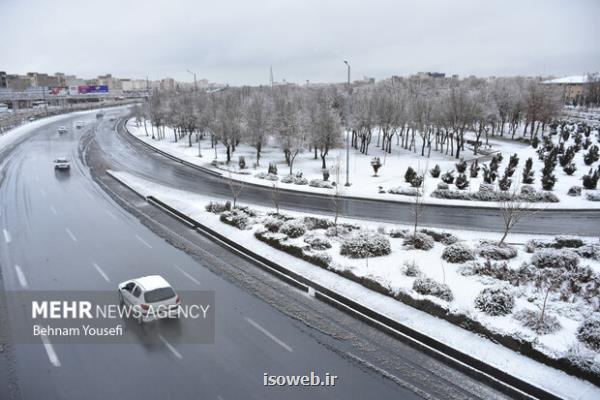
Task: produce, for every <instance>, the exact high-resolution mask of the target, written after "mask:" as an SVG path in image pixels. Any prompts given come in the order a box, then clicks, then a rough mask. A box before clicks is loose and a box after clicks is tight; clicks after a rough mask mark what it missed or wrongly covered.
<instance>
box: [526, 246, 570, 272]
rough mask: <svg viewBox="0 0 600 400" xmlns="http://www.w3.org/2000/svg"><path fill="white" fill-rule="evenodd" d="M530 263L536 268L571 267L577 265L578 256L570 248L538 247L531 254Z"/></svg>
mask: <svg viewBox="0 0 600 400" xmlns="http://www.w3.org/2000/svg"><path fill="white" fill-rule="evenodd" d="M531 263H532V264H533V265H535V266H536V267H538V268H564V269H573V268H575V267H577V266H578V265H579V257H578V256H577V254H576V253H574V252H573V251H571V250H564V249H562V250H559V249H540V250H538V251H536V252H535V253H533V255H532V256H531Z"/></svg>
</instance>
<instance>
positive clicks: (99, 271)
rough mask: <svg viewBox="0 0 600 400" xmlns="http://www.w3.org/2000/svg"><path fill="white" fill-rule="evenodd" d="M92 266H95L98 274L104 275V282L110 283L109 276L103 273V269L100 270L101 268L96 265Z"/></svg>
mask: <svg viewBox="0 0 600 400" xmlns="http://www.w3.org/2000/svg"><path fill="white" fill-rule="evenodd" d="M92 265H93V266H94V268H96V271H98V273H99V274H100V275H102V277H103V278H104V280H105V281H106V282H110V279H108V275H106V273H105V272H104V271H102V268H100V266H99V265H98V264H96V263H92Z"/></svg>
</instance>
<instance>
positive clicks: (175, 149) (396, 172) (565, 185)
mask: <svg viewBox="0 0 600 400" xmlns="http://www.w3.org/2000/svg"><path fill="white" fill-rule="evenodd" d="M126 128H127V130H128V132H129V133H130V134H132V135H133V136H134V137H136V138H138V139H140V140H142V141H144V142H145V143H147V144H149V145H150V146H152V147H154V148H156V149H158V150H161V151H163V152H165V153H168V154H170V155H172V156H174V157H177V158H179V159H182V160H184V161H187V162H189V163H191V164H195V165H198V166H201V167H204V168H208V169H212V170H214V171H216V172H220V173H221V174H222V175H223V176H224V177H228V178H229V177H230V178H231V179H234V180H240V181H244V182H247V183H251V184H256V185H263V186H267V187H272V186H273V184H274V182H273V181H270V180H268V179H261V178H259V177H257V176H256V175H258V174H260V173H262V175H263V176H264V175H266V171H267V166H268V165H269V163H275V164H277V166H278V169H279V171H278V176H279V177H285V176H287V175H288V168H287V167H286V166H285V162H284V160H283V154H281V152H280V150H279V149H278V148H277V147H276V146H269V145H265V146H264V147H263V150H262V157H261V167H257V168H254V167H253V165H252V164H253V160H254V159H255V149H253V148H252V147H250V146H248V145H245V144H243V143H241V144H239V145H238V147H237V149H236V151H235V156H234V160H233V161H232V162H231V164H230V166H233V168H234V169H237V164H238V161H237V157H239V156H244V157H245V159H246V164H247V167H246V169H244V170H242V171H241V172H240V173H230V172H228V170H227V169H226V167H225V166H223V165H219V166H218V167H216V166H214V165H213V164H212V161H213V159H214V158H215V157H214V155H215V152H214V150H213V149H211V148H210V147H209V143H210V142H209V141H208V140H204V141H201V146H202V149H201V151H202V154H203V157H202V158H201V157H198V152H199V150H198V144H197V143H196V142H195V141H193V142H192V146H191V147H190V146H189V142H188V139H187V137H184V138H182V139H180V140H179V141H178V142H175V141H174V139H173V138H174V136H173V132H172V129H171V128H169V127H166V128H165V130H166V132H165V136H166V137H165V139H163V140H154V139H152V138H151V136H150V135H148V136H147V135H146V132H145V129H144V126H143V125H140V126H139V127H138V126H136V124H135V122H134V121H133V120H129V121H128V122H127V124H126ZM148 131H149V132H150V126H149V125H148ZM490 142H493V144H494V147H495V149H496V150H497V151H500V152H501V153H502V154H503V155H504V161H503V162H502V164H501V167H500V175H502V171H503V170H504V167H505V165H506V164H507V162H508V161H507V160H508V158H509V155H511V154H515V153H516V154H517V155H518V156H519V158H520V164H519V167H518V168H517V169H516V172H515V175H514V176H515V179H519V178H520V176H521V168H522V166H523V165H524V164H525V160H526V159H527V158H528V157H532V159H533V168H534V170H535V185H536V187H537V185H539V182H540V171H541V168H542V165H543V163H542V162H541V161H539V160H538V158H537V155H536V154H535V152H534V150H533V148H532V147H531V146H527V145H525V144H523V143H519V142H516V141H511V140H509V139H504V140H502V139H490ZM217 149H218V150H217V153H218V157H219V160H221V161H222V160H224V159H225V155H224V153H223V151H224V149H223V148H222V146H217ZM377 153H379V152H377ZM373 154H375V150H373ZM464 154H465V160H467V161H468V160H470V159H471V158H472V153H469V152H465V153H464ZM582 154H583V152H581V153H580V154H578V155H577V157H576V159H575V160H574V161H575V162H576V164H577V167H578V171H577V172H576V173H575V174H574V175H573V176H567V175H566V174H565V173H564V172H563V171H562V169H561V167H560V166H558V167H557V168H556V175H557V176H558V182H557V184H556V187H555V189H554V192H553V193H555V194H556V195H557V196H558V197H559V199H560V202H558V203H550V202H544V203H531V206H532V207H535V208H540V209H585V210H591V209H600V202H597V201H596V202H594V201H589V200H587V199H586V196H585V195H586V193H587V192H590V193H592V192H593V193H597V192H598V191H597V190H596V191H594V190H592V191H584V193H583V195H581V196H576V197H572V196H567V195H566V193H567V191H568V190H569V188H570V187H571V186H580V185H581V179H580V174H581V173H583V172H584V171H586V172H587V170H588V169H589V167H586V166H584V165H583V161H582ZM377 155H379V156H380V158H381V160H382V162H385V165H384V166H383V167H382V168H381V169H380V171H379V174H378V175H379V176H377V177H373V176H372V175H373V171H372V169H371V166H370V165H369V160H370V158H371V156H365V155H363V154H360V153H359V152H356V151H354V150H352V153H351V162H350V178H351V179H350V180H351V182H352V185H351V186H350V187H345V186H344V187H343V188H342V187H340V195H342V196H351V197H359V198H366V199H380V200H388V201H398V202H405V203H411V202H414V197H412V196H406V195H402V194H392V193H389V192H388V190H390V189H393V188H401V189H402V190H407V191H410V190H411V188H410V185H409V184H408V183H406V182H404V179H403V175H404V172H405V171H406V169H407V168H408V167H409V166H411V167H412V168H414V169H415V170H417V171H420V170H425V169H426V168H428V169H431V168H433V166H434V165H436V164H438V165H439V166H440V168H441V171H442V174H443V173H444V172H446V171H452V170H454V168H455V163H456V162H457V160H455V159H453V158H451V157H448V156H444V155H441V154H439V153H438V152H432V154H431V159H430V160H429V161H428V160H427V158H425V157H421V156H420V155H419V154H415V153H413V152H409V151H403V150H397V151H396V150H395V152H394V153H392V154H390V155H387V156H385V157H384V156H383V155H380V154H377ZM337 163H339V165H340V173H339V176H340V177H339V180H340V181H344V180H345V150H343V149H333V150H331V151H330V156H329V163H328V165H329V169H330V171H331V178H330V180H332V181H335V180H337V179H336V176H335V175H336V174H335V172H334V169H335V168H334V166H335V164H337ZM481 165H482V163H480V166H481ZM594 165H596V164H594ZM230 168H231V167H230ZM298 171H302V172H303V173H304V175H303V176H304V177H305V178H306V179H307V180H308V181H310V180H312V179H318V178H322V176H321V172H320V171H321V170H320V161H316V160H313V159H312V156H311V154H309V153H307V152H305V153H301V154H299V155H298V157H297V159H296V161H295V162H294V173H296V172H298ZM455 175H456V174H455ZM467 175H468V170H467ZM482 175H483V174H482V172H481V171H480V172H479V175H478V177H477V178H471V179H470V182H471V184H470V187H469V188H468V189H467V190H466V191H465V192H468V191H477V189H478V188H479V184H480V183H481V182H483V179H482ZM439 182H440V180H439V179H435V178H432V177H431V176H429V175H428V176H426V178H425V183H424V187H425V196H424V202H425V203H426V204H440V205H454V206H468V207H484V208H485V207H487V208H497V203H495V202H493V201H476V200H470V201H465V200H455V199H441V198H436V197H431V193H432V192H433V191H434V190H435V189H436V187H437V184H438V183H439ZM277 185H278V187H279V188H281V189H286V190H295V191H303V192H310V193H321V194H332V193H333V190H332V189H327V188H319V187H313V186H309V185H307V184H304V185H297V184H294V183H283V182H279V183H278V184H277ZM450 188H451V189H452V188H453V185H450Z"/></svg>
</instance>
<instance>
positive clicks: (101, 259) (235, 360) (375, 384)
mask: <svg viewBox="0 0 600 400" xmlns="http://www.w3.org/2000/svg"><path fill="white" fill-rule="evenodd" d="M116 113H118V111H112V112H109V113H108V115H107V117H108V116H109V115H111V114H113V115H114V114H116ZM105 118H106V117H105ZM76 119H81V117H79V118H76V117H74V118H72V119H69V120H68V121H63V122H61V125H67V126H68V127H69V133H67V134H64V135H62V136H60V135H58V134H57V133H56V129H57V126H58V123H55V124H49V125H47V126H44V127H42V128H40V129H38V132H37V133H36V135H35V136H33V137H31V138H30V139H29V140H27V141H25V142H23V143H22V144H20V145H19V146H18V147H17V148H16V149H15V150H14V151H13V152H11V153H10V155H9V156H8V157H7V159H6V160H5V165H4V166H3V170H4V173H5V178H4V180H3V182H2V186H0V211H1V214H0V228H1V229H2V231H3V232H2V240H1V241H0V266H1V272H2V275H1V278H2V281H3V282H2V286H3V287H4V289H5V290H6V291H9V292H10V291H17V290H56V291H65V290H107V291H112V290H115V289H116V283H117V282H121V281H123V280H126V279H129V278H132V277H137V276H140V275H149V274H161V275H163V276H164V277H165V278H166V279H167V280H168V281H170V282H171V284H172V285H173V286H175V287H176V288H177V289H178V290H196V289H198V288H199V287H201V288H202V289H203V290H213V291H215V295H216V309H217V314H216V341H215V344H210V345H194V344H189V343H178V342H173V341H170V340H167V339H165V338H163V337H161V342H160V343H158V344H153V345H147V344H144V343H143V342H142V340H141V339H140V340H139V343H136V342H135V340H136V337H135V336H134V335H135V330H134V329H133V328H132V329H130V330H129V331H128V332H127V333H126V334H127V335H129V338H130V339H132V340H133V341H134V342H133V343H132V344H118V345H107V344H104V345H100V344H56V343H54V344H53V343H52V341H51V340H48V339H47V338H42V340H40V343H39V344H27V345H26V344H14V345H12V346H3V347H2V351H1V352H0V384H1V386H0V398H2V399H4V398H14V399H21V398H23V399H39V398H44V399H81V398H86V399H96V398H97V399H109V398H131V399H138V398H139V399H141V398H143V399H155V398H165V399H187V398H190V399H191V398H203V399H211V398H214V399H217V398H222V399H237V398H245V399H249V398H257V399H264V398H290V399H291V398H307V397H310V398H370V397H377V398H381V399H384V398H395V399H398V398H402V399H411V398H420V397H423V396H425V397H429V398H454V399H467V398H502V396H501V395H499V394H498V393H497V392H495V391H493V390H492V389H490V388H489V387H487V386H485V385H483V384H481V383H478V382H476V381H474V380H473V379H471V378H469V377H468V376H466V375H464V374H462V373H461V372H458V371H456V370H453V369H451V368H449V367H448V366H446V365H445V364H443V363H440V362H439V361H437V360H435V359H433V358H431V357H429V356H427V355H425V354H423V353H420V352H418V351H416V350H414V349H413V348H411V347H409V346H407V345H405V344H404V343H401V342H398V341H396V340H394V339H392V338H390V337H388V336H386V335H384V334H382V333H380V332H379V331H376V330H374V329H372V328H370V327H369V326H367V325H365V324H363V323H362V322H359V321H356V320H354V319H352V318H350V317H348V316H347V315H346V314H343V313H341V312H339V311H337V310H336V309H333V308H331V307H329V306H327V305H325V304H322V303H320V302H318V301H316V300H314V299H313V298H311V297H308V296H306V295H304V294H303V293H301V292H299V291H296V290H294V289H293V288H291V287H290V286H288V285H286V284H283V283H282V282H280V281H278V280H276V279H275V278H273V277H272V276H270V275H268V274H266V273H265V272H263V271H262V270H260V269H258V268H257V267H255V266H253V265H251V264H249V263H247V262H246V261H244V260H243V259H241V258H239V257H238V256H236V255H234V254H231V253H229V252H227V251H226V250H224V249H223V248H221V247H220V246H218V245H216V244H214V243H212V242H210V241H209V240H208V239H206V238H204V237H201V236H199V235H197V234H196V233H195V232H192V231H190V230H189V229H187V228H186V227H185V226H183V225H181V224H179V223H177V222H175V221H174V220H172V219H171V218H169V217H167V216H166V215H164V214H162V213H160V212H157V211H156V210H155V209H153V208H152V207H150V206H147V205H145V204H140V203H141V202H140V201H139V198H136V197H135V195H132V194H131V193H126V192H121V193H120V195H121V196H122V197H123V199H124V200H125V201H126V202H127V203H128V204H129V205H130V206H132V207H134V208H135V210H136V212H138V213H142V214H140V215H139V217H140V220H138V219H137V218H135V217H133V216H132V215H130V214H129V213H127V212H126V211H125V210H124V209H123V208H121V207H120V206H119V205H118V204H116V203H115V202H114V201H113V200H112V199H111V198H110V197H108V196H107V195H106V193H104V192H103V191H102V190H101V189H100V188H99V187H98V186H97V185H96V184H94V183H93V181H92V179H91V177H90V175H89V171H88V169H87V168H86V166H85V165H83V163H82V162H81V161H80V160H79V158H78V146H79V143H80V139H81V136H82V135H83V133H84V132H85V131H87V129H91V128H93V127H94V126H96V124H98V126H97V127H98V133H97V137H98V138H99V139H98V143H99V146H95V143H94V142H92V148H95V150H92V154H91V158H92V159H93V160H95V163H94V164H93V165H92V166H93V167H94V168H97V169H101V168H100V165H101V164H104V165H105V166H110V167H111V168H113V169H119V168H118V166H119V165H121V166H122V167H123V168H126V169H128V170H130V169H136V168H140V169H141V170H142V172H143V173H146V174H151V175H155V176H159V177H161V178H163V179H171V181H170V182H171V183H172V184H179V183H182V182H186V185H187V186H191V185H193V184H194V182H193V181H192V180H189V177H190V172H188V171H186V170H184V169H182V168H173V166H172V165H167V164H168V163H167V162H166V161H165V160H162V159H160V158H159V157H156V156H152V155H148V154H146V153H145V150H140V149H138V148H136V147H132V146H130V145H129V144H127V143H122V142H121V139H119V138H118V137H116V136H115V135H114V133H113V132H112V129H113V126H112V123H111V122H109V121H108V120H106V119H105V120H104V121H102V122H100V123H98V122H96V121H95V119H92V118H88V119H87V122H88V125H87V127H86V129H84V130H76V129H75V128H74V126H73V125H74V121H75V120H76ZM94 146H95V147H94ZM123 146H126V147H123ZM118 147H119V148H118ZM61 155H66V156H67V157H68V158H69V159H71V161H72V167H71V171H70V173H69V174H60V173H55V171H54V169H53V164H52V160H53V159H54V158H56V157H57V156H61ZM106 155H110V156H111V157H115V159H113V161H111V160H110V159H105V158H104V157H105V156H106ZM116 186H118V185H115V190H119V189H118V188H116ZM151 221H153V222H151ZM147 226H152V227H153V229H152V230H150V229H149V228H148V227H147ZM155 232H157V233H158V234H157V233H155ZM159 234H160V236H159ZM161 236H162V237H161ZM165 239H167V240H168V242H167V241H166V240H165ZM170 243H172V244H176V246H172V245H171V244H170ZM180 249H184V250H186V252H184V251H182V250H180ZM190 254H191V255H190ZM115 301H116V293H115ZM0 305H1V304H0ZM20 312H22V311H21V310H19V309H10V310H8V315H1V314H2V313H3V311H2V308H1V307H0V321H4V320H6V321H8V325H0V326H1V327H2V329H3V330H4V329H6V327H7V326H8V330H7V331H4V333H5V334H8V336H9V337H10V336H11V335H13V336H14V335H15V334H16V333H15V332H12V331H11V321H14V320H15V319H17V318H18V316H19V313H20ZM249 321H252V322H249ZM181 329H182V330H185V329H188V327H187V326H186V325H185V324H184V325H183V326H182V327H181ZM0 333H2V332H0ZM0 337H2V335H0ZM370 365H373V366H375V367H376V368H371V367H369V366H370ZM310 371H315V372H317V373H320V374H322V375H324V374H325V373H327V372H329V373H331V374H333V375H337V376H338V377H339V378H338V380H337V382H336V386H334V387H319V388H298V387H283V388H277V387H265V386H263V373H265V372H267V373H269V374H275V375H286V374H287V375H299V374H309V373H310ZM381 371H385V373H386V374H389V376H388V377H386V378H384V377H383V376H382V374H381ZM390 377H394V378H395V379H390Z"/></svg>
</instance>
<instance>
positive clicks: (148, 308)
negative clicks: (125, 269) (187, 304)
mask: <svg viewBox="0 0 600 400" xmlns="http://www.w3.org/2000/svg"><path fill="white" fill-rule="evenodd" d="M118 291H119V304H120V305H125V306H128V307H132V308H133V309H134V310H135V311H134V313H133V315H134V316H135V317H137V319H138V321H139V322H148V321H152V320H154V319H160V318H173V317H177V316H178V311H179V305H180V304H181V299H180V298H179V296H178V295H177V293H175V290H174V289H173V288H172V287H171V285H170V284H169V282H167V281H166V280H165V279H164V278H163V277H162V276H160V275H149V276H142V277H141V278H137V279H132V280H129V281H125V282H121V283H120V284H119V286H118Z"/></svg>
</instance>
